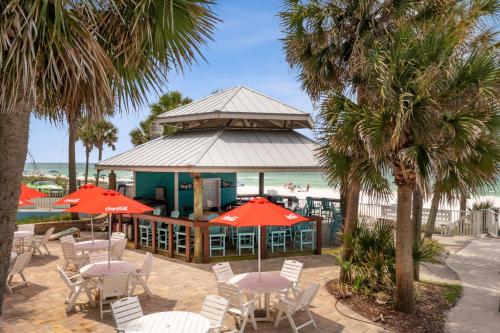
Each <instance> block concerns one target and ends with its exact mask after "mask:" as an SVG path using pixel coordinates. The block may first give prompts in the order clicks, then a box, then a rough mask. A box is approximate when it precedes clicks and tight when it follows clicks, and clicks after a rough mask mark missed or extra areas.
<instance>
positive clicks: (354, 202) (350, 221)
mask: <svg viewBox="0 0 500 333" xmlns="http://www.w3.org/2000/svg"><path fill="white" fill-rule="evenodd" d="M349 185H350V186H349V190H348V191H349V192H348V193H347V207H346V209H345V214H346V217H345V222H344V230H343V236H342V238H343V240H342V260H343V261H345V260H348V259H349V258H350V256H351V254H352V239H351V237H349V236H350V235H352V233H353V232H354V231H355V230H356V228H357V226H358V204H359V191H360V189H361V185H360V183H359V181H357V180H353V181H351V183H350V184H349ZM347 278H348V276H347V274H346V272H345V271H344V270H343V269H341V270H340V277H339V280H340V282H347Z"/></svg>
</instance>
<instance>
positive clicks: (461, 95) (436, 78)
mask: <svg viewBox="0 0 500 333" xmlns="http://www.w3.org/2000/svg"><path fill="white" fill-rule="evenodd" d="M495 10H498V9H496V7H495V6H490V7H488V6H485V3H484V2H481V1H477V2H475V1H473V2H472V4H471V6H470V7H464V6H461V5H455V6H450V7H449V9H448V12H444V13H443V15H438V16H436V17H434V18H433V19H431V20H427V21H421V22H411V24H408V22H401V25H400V26H397V27H395V28H394V29H393V30H391V32H390V34H389V35H388V36H387V39H386V40H385V41H381V42H380V43H377V46H376V48H374V50H373V51H372V52H371V54H370V56H369V59H370V60H369V61H368V62H367V67H366V69H367V73H368V75H369V76H370V79H369V81H370V84H369V89H370V90H371V91H376V92H378V94H373V95H370V105H371V106H370V107H369V108H366V113H365V117H364V118H363V120H362V121H361V123H360V124H359V130H360V132H361V136H362V137H363V138H364V140H365V145H366V147H367V148H366V149H367V151H368V152H369V154H370V156H371V157H372V158H373V159H374V160H376V161H383V162H384V163H386V165H387V166H388V167H389V168H390V170H391V172H392V174H393V176H394V180H395V183H396V185H397V188H398V198H397V205H398V207H397V221H396V226H397V227H396V237H397V244H396V245H397V246H396V297H397V308H398V309H399V310H401V311H403V312H409V313H411V312H413V311H414V309H415V300H414V297H413V263H412V243H413V237H412V235H413V230H412V229H413V227H412V221H411V218H410V216H411V200H412V199H411V197H412V193H413V191H414V190H415V189H418V190H420V191H421V192H422V193H426V192H427V191H428V189H429V186H430V185H429V184H430V182H431V180H432V175H435V174H436V173H437V172H439V170H440V165H442V164H443V163H447V162H448V161H449V160H450V156H453V158H454V159H455V160H458V161H465V160H468V159H469V158H471V157H472V156H474V155H475V154H476V153H477V148H478V145H477V142H478V141H479V140H480V138H482V137H483V136H484V133H486V132H487V131H489V130H490V129H489V128H488V125H487V122H488V119H490V118H491V117H493V118H495V117H497V111H498V86H499V84H500V75H499V74H500V64H499V61H498V54H497V53H496V51H494V50H492V49H491V48H489V47H484V45H478V44H475V43H473V42H471V41H477V39H476V38H474V37H475V34H476V33H477V31H480V30H481V26H480V25H479V21H480V20H481V19H482V18H483V17H484V16H486V15H490V14H492V11H493V12H494V11H495ZM452 13H453V14H454V15H451V14H452ZM486 33H487V32H484V34H482V35H483V36H482V37H484V36H485V34H486ZM457 36H459V37H457ZM490 37H491V36H490ZM483 40H490V41H491V40H492V39H491V38H489V39H488V38H487V39H484V38H483ZM464 50H466V52H464ZM494 132H495V133H498V131H497V130H496V131H494ZM496 142H498V141H496Z"/></svg>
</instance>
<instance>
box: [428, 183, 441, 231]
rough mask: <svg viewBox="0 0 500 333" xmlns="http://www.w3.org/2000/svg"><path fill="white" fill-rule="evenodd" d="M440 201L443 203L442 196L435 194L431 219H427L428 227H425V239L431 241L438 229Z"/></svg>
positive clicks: (430, 213) (430, 214) (430, 212)
mask: <svg viewBox="0 0 500 333" xmlns="http://www.w3.org/2000/svg"><path fill="white" fill-rule="evenodd" d="M439 201H441V194H439V193H434V194H433V196H432V202H431V209H430V211H429V218H427V225H426V226H425V234H424V237H425V238H428V239H431V238H432V234H433V233H434V228H435V227H436V216H437V211H438V209H439Z"/></svg>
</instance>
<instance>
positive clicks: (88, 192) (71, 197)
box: [54, 184, 106, 243]
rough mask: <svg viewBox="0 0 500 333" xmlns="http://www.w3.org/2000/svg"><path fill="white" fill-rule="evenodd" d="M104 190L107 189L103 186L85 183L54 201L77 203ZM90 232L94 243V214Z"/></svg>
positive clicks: (59, 204) (56, 203) (63, 203)
mask: <svg viewBox="0 0 500 333" xmlns="http://www.w3.org/2000/svg"><path fill="white" fill-rule="evenodd" d="M104 192H106V190H105V189H103V188H102V187H99V186H95V185H94V184H85V185H83V186H81V187H80V188H79V189H78V190H77V191H75V192H73V193H70V194H68V195H67V196H65V197H64V198H61V199H60V200H58V201H56V202H55V203H54V206H61V205H76V204H78V203H80V202H83V201H86V200H89V199H92V198H94V197H95V196H96V195H98V194H100V193H104ZM90 232H91V234H92V243H94V221H93V218H92V214H90Z"/></svg>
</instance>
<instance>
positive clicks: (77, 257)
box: [61, 242, 88, 270]
mask: <svg viewBox="0 0 500 333" xmlns="http://www.w3.org/2000/svg"><path fill="white" fill-rule="evenodd" d="M61 249H62V253H63V257H64V260H65V261H66V263H65V265H64V268H63V269H67V268H68V266H69V265H71V264H73V265H75V267H76V269H77V270H78V269H80V268H82V267H83V266H85V265H86V264H87V263H88V256H87V255H86V254H78V253H76V249H75V243H71V242H62V243H61Z"/></svg>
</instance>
